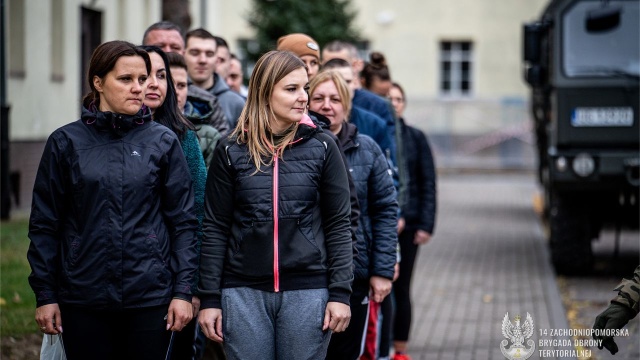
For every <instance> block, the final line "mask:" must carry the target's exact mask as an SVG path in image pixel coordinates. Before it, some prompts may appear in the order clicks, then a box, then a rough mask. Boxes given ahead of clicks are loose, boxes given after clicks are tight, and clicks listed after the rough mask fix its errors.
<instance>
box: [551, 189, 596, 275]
mask: <svg viewBox="0 0 640 360" xmlns="http://www.w3.org/2000/svg"><path fill="white" fill-rule="evenodd" d="M551 202H552V205H551V211H550V214H549V215H550V217H549V237H550V238H549V244H550V247H551V261H552V263H553V266H554V267H555V269H556V273H558V274H562V275H582V274H587V273H589V272H590V271H591V269H592V267H593V253H592V251H591V231H590V229H589V216H588V213H587V211H586V210H585V209H586V204H583V203H581V202H580V201H576V198H573V197H570V196H567V195H560V194H557V193H553V194H552V196H551Z"/></svg>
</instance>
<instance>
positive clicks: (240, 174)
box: [27, 21, 436, 360]
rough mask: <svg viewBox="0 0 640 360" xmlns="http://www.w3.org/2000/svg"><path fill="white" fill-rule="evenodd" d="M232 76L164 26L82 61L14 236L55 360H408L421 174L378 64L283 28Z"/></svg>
mask: <svg viewBox="0 0 640 360" xmlns="http://www.w3.org/2000/svg"><path fill="white" fill-rule="evenodd" d="M243 77H244V74H243V73H242V63H241V60H240V59H238V58H237V57H236V56H235V55H233V54H232V53H231V51H230V48H229V44H228V43H227V42H226V41H225V39H223V38H221V37H218V36H215V35H213V34H211V33H210V32H209V31H207V30H206V29H202V28H199V29H193V30H190V31H188V32H186V33H184V32H183V30H182V29H180V27H178V26H176V25H175V24H172V23H170V22H165V21H163V22H159V23H156V24H153V25H152V26H150V27H149V28H148V29H147V30H146V31H145V33H144V35H143V37H142V45H135V44H132V43H129V42H126V41H120V40H115V41H109V42H105V43H103V44H101V45H100V46H98V47H97V48H96V50H95V51H94V53H93V55H92V57H91V61H90V64H89V71H88V73H87V78H86V81H87V83H88V85H89V87H90V89H91V91H90V93H89V94H87V95H86V96H85V97H84V99H83V101H82V115H81V117H80V119H78V120H77V121H73V122H70V123H69V124H67V125H64V126H62V127H61V128H59V129H57V130H55V131H54V132H53V133H52V134H51V135H50V136H49V138H48V140H47V143H46V146H45V149H44V152H43V155H42V159H41V161H40V165H39V168H38V172H37V176H36V181H35V185H34V189H33V203H32V210H31V217H30V223H29V234H28V235H29V238H30V246H29V250H28V254H27V258H28V261H29V264H30V266H31V269H32V272H31V274H30V276H29V279H28V280H29V283H30V285H31V287H32V289H33V291H34V293H35V296H36V302H37V308H36V314H35V320H36V322H37V324H38V326H39V328H40V330H41V331H42V332H43V333H44V334H49V335H60V336H61V337H62V338H63V339H64V343H63V344H64V350H65V353H66V356H67V359H69V360H75V359H105V360H106V359H154V360H155V359H188V360H192V359H197V360H200V359H351V360H355V359H389V358H393V359H395V360H403V359H409V356H408V354H407V350H408V346H409V343H408V341H409V333H410V328H411V319H412V315H411V308H412V305H411V299H410V286H411V277H412V275H413V268H414V263H415V260H416V256H417V253H418V249H419V246H420V245H423V244H426V243H428V242H429V240H430V239H431V237H432V236H433V234H434V229H435V217H436V172H435V165H434V159H433V154H432V152H431V149H430V146H429V142H428V140H427V137H426V136H425V135H424V133H423V132H422V131H420V130H418V129H417V128H415V127H412V126H410V125H408V124H407V123H406V122H405V120H404V109H405V105H406V97H405V93H404V90H403V88H402V87H401V86H400V85H399V84H397V83H394V82H392V80H391V76H390V70H389V67H388V65H387V64H386V60H385V58H384V55H383V54H382V53H379V52H373V53H371V57H370V59H369V61H364V60H363V59H361V58H360V56H359V53H358V49H357V48H356V47H355V46H354V45H353V44H350V43H347V42H343V41H340V40H336V41H333V42H330V43H329V44H326V45H325V47H324V48H323V49H321V47H320V45H319V44H318V43H317V42H316V41H315V40H314V39H313V38H312V37H310V36H308V35H306V34H300V33H295V34H288V35H285V36H283V37H281V38H280V39H279V40H278V42H277V44H276V49H274V50H272V51H269V52H267V53H265V54H263V55H262V56H261V57H260V59H259V60H258V61H257V62H256V64H255V67H254V68H253V70H252V72H251V74H249V79H248V84H247V86H245V85H244V83H243ZM392 299H393V300H392ZM63 328H64V330H63Z"/></svg>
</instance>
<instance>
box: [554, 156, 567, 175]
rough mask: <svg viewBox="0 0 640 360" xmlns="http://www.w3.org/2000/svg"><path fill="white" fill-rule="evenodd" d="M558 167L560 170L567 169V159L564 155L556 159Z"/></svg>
mask: <svg viewBox="0 0 640 360" xmlns="http://www.w3.org/2000/svg"><path fill="white" fill-rule="evenodd" d="M556 169H558V171H559V172H565V171H567V159H566V158H565V157H564V156H560V157H559V158H557V159H556Z"/></svg>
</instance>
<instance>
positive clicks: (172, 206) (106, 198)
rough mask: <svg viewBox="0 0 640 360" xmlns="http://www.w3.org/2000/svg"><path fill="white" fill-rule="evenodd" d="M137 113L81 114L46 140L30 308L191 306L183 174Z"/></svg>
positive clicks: (163, 138)
mask: <svg viewBox="0 0 640 360" xmlns="http://www.w3.org/2000/svg"><path fill="white" fill-rule="evenodd" d="M143 109H146V107H143ZM142 114H143V110H141V111H140V112H139V113H138V114H137V115H135V116H124V115H118V114H114V113H110V112H99V111H96V110H95V108H93V109H92V110H87V109H86V108H85V109H84V111H83V114H82V119H81V120H78V121H75V122H73V123H70V124H68V125H65V126H63V127H61V128H59V129H58V130H56V131H55V132H53V134H51V136H50V137H49V139H48V140H47V144H46V146H45V149H44V153H43V155H42V159H41V161H40V166H39V168H38V173H37V176H36V181H35V185H34V189H33V203H32V208H31V218H30V223H29V238H30V239H31V244H30V246H29V251H28V254H27V257H28V260H29V263H30V265H31V270H32V272H31V275H30V276H29V283H30V285H31V287H32V288H33V291H34V292H35V295H36V301H37V306H42V305H46V304H51V303H61V304H68V305H76V306H90V307H91V308H93V309H116V310H117V309H126V308H139V307H148V306H157V305H168V304H169V303H170V302H171V299H172V298H180V299H183V300H187V301H191V289H190V286H191V282H192V281H193V279H192V278H193V276H194V273H195V270H196V268H197V254H196V246H195V244H196V238H195V231H196V229H197V227H198V222H197V219H196V214H195V211H194V208H193V207H194V195H193V189H192V186H191V177H190V174H189V168H188V167H187V162H186V160H185V158H184V154H183V151H182V148H181V146H180V142H179V141H178V138H177V137H176V135H175V134H174V133H173V132H172V131H171V130H169V129H167V128H166V127H164V126H162V125H160V124H158V123H155V122H152V121H150V116H149V115H148V110H147V114H146V116H143V115H142Z"/></svg>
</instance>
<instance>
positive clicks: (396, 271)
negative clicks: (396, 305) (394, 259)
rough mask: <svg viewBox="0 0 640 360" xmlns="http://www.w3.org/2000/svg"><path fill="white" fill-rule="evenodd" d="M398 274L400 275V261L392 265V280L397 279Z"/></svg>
mask: <svg viewBox="0 0 640 360" xmlns="http://www.w3.org/2000/svg"><path fill="white" fill-rule="evenodd" d="M398 276H400V263H396V264H395V265H394V266H393V281H396V280H398Z"/></svg>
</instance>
